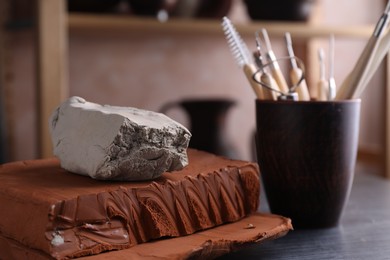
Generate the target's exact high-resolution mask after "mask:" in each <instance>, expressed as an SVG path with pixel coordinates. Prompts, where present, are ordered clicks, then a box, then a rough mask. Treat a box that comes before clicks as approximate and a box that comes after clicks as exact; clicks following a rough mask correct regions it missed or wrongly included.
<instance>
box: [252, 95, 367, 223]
mask: <svg viewBox="0 0 390 260" xmlns="http://www.w3.org/2000/svg"><path fill="white" fill-rule="evenodd" d="M359 120H360V100H359V99H356V100H345V101H263V100H256V121H257V122H256V124H257V138H256V148H257V149H256V152H257V159H258V163H259V166H260V171H261V175H262V180H263V184H264V189H265V194H266V197H267V200H268V204H269V207H270V210H271V212H272V213H275V214H280V215H283V216H286V217H289V218H291V220H292V224H293V226H294V228H326V227H334V226H337V225H338V224H339V220H340V217H341V215H342V212H343V209H344V206H345V204H346V201H347V200H348V196H349V193H350V190H351V186H352V182H353V176H354V170H355V164H356V156H357V146H358V136H359Z"/></svg>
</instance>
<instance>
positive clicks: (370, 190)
mask: <svg viewBox="0 0 390 260" xmlns="http://www.w3.org/2000/svg"><path fill="white" fill-rule="evenodd" d="M369 171H370V169H369V168H365V167H363V166H358V167H357V168H356V174H355V179H354V183H353V186H352V191H351V195H350V198H349V200H348V203H347V206H346V208H345V210H344V214H343V216H342V219H341V223H340V226H338V227H335V228H329V229H317V230H294V231H291V232H289V233H288V234H287V235H286V236H285V237H282V238H279V239H276V240H273V241H268V242H265V243H263V244H258V245H254V246H251V247H248V248H246V249H244V250H240V251H237V252H234V253H231V254H229V255H225V256H223V257H221V258H220V260H222V259H225V260H226V259H240V260H243V259H300V260H302V259H316V260H317V259H365V260H366V259H369V260H376V259H390V181H389V180H386V179H384V178H381V177H378V176H376V175H374V174H367V172H369ZM261 204H262V205H261V207H260V208H261V211H263V212H264V211H268V206H267V205H266V201H264V199H262V200H261Z"/></svg>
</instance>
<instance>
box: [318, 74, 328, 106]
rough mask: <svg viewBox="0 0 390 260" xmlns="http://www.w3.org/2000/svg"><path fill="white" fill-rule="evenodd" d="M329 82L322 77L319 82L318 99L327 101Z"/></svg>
mask: <svg viewBox="0 0 390 260" xmlns="http://www.w3.org/2000/svg"><path fill="white" fill-rule="evenodd" d="M328 96H329V93H328V82H327V81H326V80H324V79H321V80H320V81H319V82H318V84H317V100H318V101H325V100H327V99H328Z"/></svg>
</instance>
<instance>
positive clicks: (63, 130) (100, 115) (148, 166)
mask: <svg viewBox="0 0 390 260" xmlns="http://www.w3.org/2000/svg"><path fill="white" fill-rule="evenodd" d="M49 121H50V122H49V125H50V133H51V139H52V143H53V151H54V155H55V156H57V157H58V158H59V159H60V162H61V167H63V168H64V169H66V170H68V171H70V172H73V173H77V174H82V175H88V176H90V177H92V178H94V179H100V180H121V181H138V180H151V179H155V178H157V177H159V176H160V175H161V174H162V173H163V172H166V171H174V170H180V169H182V168H183V167H185V166H186V165H187V164H188V157H187V147H188V144H189V141H190V138H191V133H190V132H189V131H188V130H187V129H186V128H185V127H184V126H182V125H181V124H179V123H177V122H176V121H174V120H172V119H170V118H169V117H167V116H165V115H164V114H161V113H157V112H153V111H147V110H142V109H137V108H132V107H118V106H108V105H99V104H95V103H92V102H87V101H86V100H85V99H83V98H80V97H71V98H69V99H68V100H67V101H65V102H64V103H62V104H61V105H60V106H59V107H58V108H57V109H56V110H55V111H54V112H53V113H52V115H51V117H50V120H49Z"/></svg>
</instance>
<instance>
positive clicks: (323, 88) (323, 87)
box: [317, 48, 328, 101]
mask: <svg viewBox="0 0 390 260" xmlns="http://www.w3.org/2000/svg"><path fill="white" fill-rule="evenodd" d="M318 60H319V64H320V80H319V81H318V83H317V100H319V101H325V100H327V98H328V81H327V80H326V76H325V51H324V49H323V48H320V49H318Z"/></svg>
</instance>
